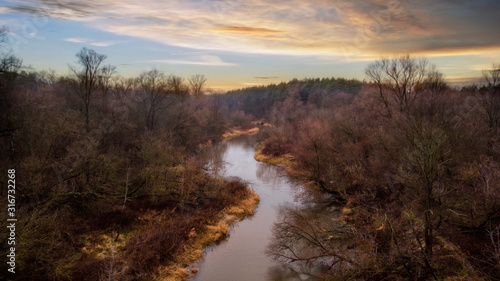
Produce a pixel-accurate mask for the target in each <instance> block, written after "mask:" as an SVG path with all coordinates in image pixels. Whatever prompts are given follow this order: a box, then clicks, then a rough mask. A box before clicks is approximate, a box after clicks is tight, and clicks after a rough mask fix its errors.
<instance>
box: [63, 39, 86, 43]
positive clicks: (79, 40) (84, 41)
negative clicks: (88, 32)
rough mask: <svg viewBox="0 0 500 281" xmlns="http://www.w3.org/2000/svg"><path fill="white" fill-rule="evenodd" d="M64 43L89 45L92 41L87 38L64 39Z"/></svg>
mask: <svg viewBox="0 0 500 281" xmlns="http://www.w3.org/2000/svg"><path fill="white" fill-rule="evenodd" d="M63 41H66V42H71V43H88V42H90V41H92V40H91V39H87V38H64V39H63Z"/></svg>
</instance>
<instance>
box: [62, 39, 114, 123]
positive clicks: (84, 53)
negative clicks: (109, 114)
mask: <svg viewBox="0 0 500 281" xmlns="http://www.w3.org/2000/svg"><path fill="white" fill-rule="evenodd" d="M76 58H77V59H78V61H77V62H78V64H79V65H80V67H79V68H77V67H75V66H71V65H70V66H69V69H70V71H71V72H72V73H73V76H74V78H73V80H72V82H73V88H74V90H75V94H76V95H77V96H78V97H80V98H81V99H82V101H83V104H84V108H83V114H84V115H85V124H86V128H87V131H89V120H90V119H89V117H90V103H91V100H92V96H93V94H94V92H95V91H96V90H97V89H98V87H99V80H100V75H101V72H102V63H103V61H104V60H105V59H106V55H102V54H98V53H97V52H96V51H94V50H92V49H87V48H82V49H81V50H80V52H78V53H77V54H76Z"/></svg>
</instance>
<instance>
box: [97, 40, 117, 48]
mask: <svg viewBox="0 0 500 281" xmlns="http://www.w3.org/2000/svg"><path fill="white" fill-rule="evenodd" d="M116 44H119V42H117V41H102V42H92V43H90V45H92V46H97V47H108V46H112V45H116Z"/></svg>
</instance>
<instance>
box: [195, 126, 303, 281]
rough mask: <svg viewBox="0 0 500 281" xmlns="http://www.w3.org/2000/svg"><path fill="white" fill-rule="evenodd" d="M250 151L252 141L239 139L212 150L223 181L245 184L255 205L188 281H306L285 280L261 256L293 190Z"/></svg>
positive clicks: (283, 176) (298, 276)
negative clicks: (220, 164) (220, 162)
mask: <svg viewBox="0 0 500 281" xmlns="http://www.w3.org/2000/svg"><path fill="white" fill-rule="evenodd" d="M254 145H255V137H252V136H251V137H248V136H243V137H239V138H236V139H232V140H229V141H225V142H222V143H220V144H217V145H216V147H214V148H213V149H214V150H215V151H217V153H218V154H219V155H217V157H216V158H218V159H222V160H223V163H224V167H225V169H224V170H225V176H228V177H232V176H235V177H239V178H241V179H243V180H244V181H247V182H249V183H250V186H251V187H252V188H253V189H254V190H255V192H256V193H257V194H259V196H260V200H261V201H260V204H259V205H258V207H257V209H256V211H255V214H254V215H253V216H251V217H247V218H245V219H244V220H243V221H241V222H238V223H236V224H235V225H233V227H232V229H231V231H230V236H229V237H228V239H226V240H225V241H223V242H221V243H220V244H218V245H215V246H211V247H209V248H207V249H206V250H205V253H204V259H203V261H200V262H199V263H198V266H199V272H198V274H197V275H196V276H195V277H194V279H193V280H196V281H235V280H238V281H246V280H247V281H256V280H258V281H259V280H262V281H266V280H287V281H288V280H312V279H311V278H310V276H309V277H308V276H306V275H304V274H295V273H292V274H291V273H290V269H288V268H287V267H286V266H284V265H279V264H277V263H276V262H275V261H273V260H272V259H271V258H270V257H268V256H267V255H266V254H265V249H266V246H267V245H268V244H269V242H270V241H271V238H272V237H273V234H272V226H273V224H274V223H275V222H276V221H277V219H278V211H279V209H280V207H281V206H284V205H286V206H294V205H298V204H299V203H297V202H295V201H296V200H294V194H295V190H296V187H295V184H294V183H293V182H292V181H290V180H289V178H288V176H287V175H286V173H285V172H284V171H283V169H282V168H280V167H277V166H274V165H270V164H267V163H261V162H257V161H255V159H254V154H255V149H254ZM285 276H286V277H285Z"/></svg>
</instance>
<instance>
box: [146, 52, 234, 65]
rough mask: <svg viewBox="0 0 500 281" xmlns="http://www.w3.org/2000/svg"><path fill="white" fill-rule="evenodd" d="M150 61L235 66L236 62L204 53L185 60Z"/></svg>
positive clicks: (156, 61)
mask: <svg viewBox="0 0 500 281" xmlns="http://www.w3.org/2000/svg"><path fill="white" fill-rule="evenodd" d="M148 62H155V63H164V64H184V65H203V66H234V65H236V64H234V63H229V62H224V61H222V60H221V59H220V58H219V57H217V56H211V55H203V56H197V57H193V58H189V59H184V60H172V59H166V60H151V61H148Z"/></svg>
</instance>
